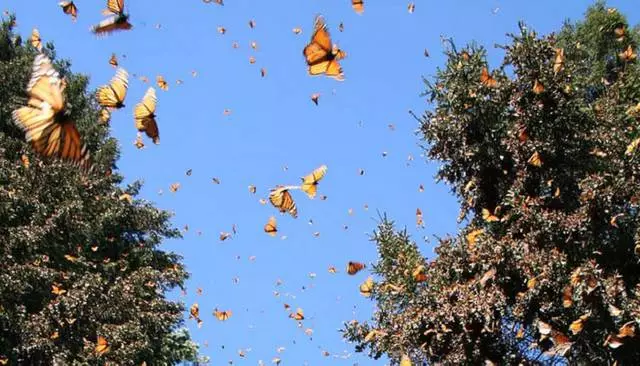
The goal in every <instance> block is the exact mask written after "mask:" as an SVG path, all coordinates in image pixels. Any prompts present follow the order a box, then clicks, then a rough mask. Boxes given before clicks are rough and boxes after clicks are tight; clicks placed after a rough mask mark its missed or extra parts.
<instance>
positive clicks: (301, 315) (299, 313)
mask: <svg viewBox="0 0 640 366" xmlns="http://www.w3.org/2000/svg"><path fill="white" fill-rule="evenodd" d="M289 318H292V319H295V320H297V321H300V320H304V311H302V309H301V308H297V309H296V312H295V313H291V314H289Z"/></svg>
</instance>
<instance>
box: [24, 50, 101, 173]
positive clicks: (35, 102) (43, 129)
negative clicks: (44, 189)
mask: <svg viewBox="0 0 640 366" xmlns="http://www.w3.org/2000/svg"><path fill="white" fill-rule="evenodd" d="M65 86H66V82H65V81H64V80H63V79H61V78H60V74H58V72H57V71H56V70H55V69H54V68H53V65H52V64H51V60H49V58H48V57H47V56H45V55H44V54H39V55H38V56H36V58H35V60H34V62H33V71H32V74H31V80H29V84H28V85H27V93H28V95H29V101H28V103H27V104H28V105H27V106H24V107H21V108H19V109H17V110H15V111H13V114H12V116H13V120H14V123H15V124H16V125H17V126H18V127H20V128H21V129H22V130H23V131H24V132H25V134H26V140H27V142H29V143H31V146H32V147H33V149H34V150H35V151H36V152H37V153H38V154H40V155H42V156H45V157H54V158H58V159H61V160H66V161H71V162H73V163H75V164H78V165H80V166H81V167H83V168H88V167H89V165H90V161H89V151H88V150H87V148H86V146H85V145H84V144H83V143H82V140H81V137H80V133H79V132H78V129H77V128H76V125H75V124H74V123H73V122H72V121H71V119H70V118H69V115H68V113H67V111H66V110H65V105H66V100H65V97H64V89H65Z"/></svg>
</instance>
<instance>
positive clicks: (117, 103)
mask: <svg viewBox="0 0 640 366" xmlns="http://www.w3.org/2000/svg"><path fill="white" fill-rule="evenodd" d="M128 88H129V74H128V73H127V71H126V70H125V69H123V68H119V69H118V70H116V75H115V76H114V77H113V78H112V79H111V81H110V82H109V84H107V85H103V86H101V87H100V88H98V91H96V98H97V99H98V103H99V104H100V105H101V106H103V107H105V108H111V109H120V108H122V107H124V98H125V97H126V96H127V89H128Z"/></svg>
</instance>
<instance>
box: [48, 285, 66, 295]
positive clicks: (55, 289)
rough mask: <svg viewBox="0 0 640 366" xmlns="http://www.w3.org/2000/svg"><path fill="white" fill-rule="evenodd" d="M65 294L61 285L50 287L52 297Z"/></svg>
mask: <svg viewBox="0 0 640 366" xmlns="http://www.w3.org/2000/svg"><path fill="white" fill-rule="evenodd" d="M66 292H67V290H65V289H63V288H62V285H60V284H54V285H51V293H52V294H54V295H57V296H59V295H64V294H65V293H66Z"/></svg>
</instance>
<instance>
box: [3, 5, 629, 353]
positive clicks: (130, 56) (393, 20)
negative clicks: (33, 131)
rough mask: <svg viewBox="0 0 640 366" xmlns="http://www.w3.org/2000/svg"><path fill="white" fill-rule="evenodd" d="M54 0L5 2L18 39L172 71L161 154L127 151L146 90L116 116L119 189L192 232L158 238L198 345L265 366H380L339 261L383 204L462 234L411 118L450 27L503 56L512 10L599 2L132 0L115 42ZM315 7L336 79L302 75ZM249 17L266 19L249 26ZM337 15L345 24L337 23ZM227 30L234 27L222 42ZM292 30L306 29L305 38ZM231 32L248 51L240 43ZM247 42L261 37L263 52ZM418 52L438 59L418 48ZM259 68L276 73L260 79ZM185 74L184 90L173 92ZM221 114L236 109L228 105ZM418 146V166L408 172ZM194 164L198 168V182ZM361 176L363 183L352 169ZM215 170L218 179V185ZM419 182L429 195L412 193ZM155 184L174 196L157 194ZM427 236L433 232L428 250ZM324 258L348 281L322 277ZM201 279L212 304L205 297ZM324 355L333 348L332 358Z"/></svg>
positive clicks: (540, 16) (162, 110)
mask: <svg viewBox="0 0 640 366" xmlns="http://www.w3.org/2000/svg"><path fill="white" fill-rule="evenodd" d="M57 3H58V1H57V0H47V1H42V0H38V1H36V0H8V1H7V0H5V1H3V2H2V5H0V7H2V9H0V10H5V9H6V10H10V11H13V12H15V13H16V14H17V19H18V31H19V32H20V33H21V34H22V35H23V37H24V38H25V39H26V38H28V36H29V34H30V32H31V29H32V28H33V27H37V28H39V30H40V33H41V36H42V39H43V40H44V41H53V42H55V46H56V49H57V52H58V57H60V58H67V59H70V60H71V61H72V65H73V66H72V68H73V71H75V72H80V73H84V74H87V75H90V77H91V88H95V87H97V86H99V85H100V84H104V83H106V82H107V81H108V80H109V79H110V78H111V77H112V76H113V74H114V69H113V68H112V67H111V66H110V65H109V64H108V59H109V57H110V55H111V53H112V52H115V53H116V54H117V55H118V56H119V58H120V62H121V65H122V66H123V67H124V68H126V69H127V70H128V71H129V73H130V74H131V75H132V74H136V75H138V76H140V75H145V76H147V77H148V78H149V79H150V81H151V82H152V83H154V82H155V77H156V75H159V74H161V75H163V76H164V77H165V78H166V79H167V80H168V81H169V84H170V90H169V91H168V92H163V91H160V90H158V99H159V102H158V110H157V115H158V123H159V127H160V137H161V144H160V145H159V146H153V144H152V143H151V142H150V141H149V140H145V141H146V143H147V147H146V148H145V149H144V150H137V149H136V148H135V147H134V146H133V145H132V142H133V141H134V140H135V136H136V132H135V129H134V126H133V119H132V107H133V106H134V105H135V104H136V103H137V102H138V101H139V100H140V98H141V97H142V95H143V94H144V92H145V90H146V89H147V87H148V85H146V84H143V83H142V82H140V81H139V80H136V79H135V78H134V77H133V76H132V77H131V80H130V88H129V94H128V96H127V100H126V102H125V103H126V104H127V107H126V108H125V109H124V110H120V111H117V112H114V113H113V118H112V121H111V131H112V134H113V136H115V137H116V138H117V139H118V140H119V141H120V146H121V151H122V157H121V159H120V161H119V162H118V166H119V168H120V169H121V171H122V173H123V174H124V175H125V177H126V181H127V182H132V181H134V180H136V179H143V180H144V182H145V186H144V190H143V191H142V197H143V198H145V199H148V200H150V201H153V202H155V203H156V204H157V205H158V206H159V207H161V208H163V209H167V210H171V211H173V212H175V217H174V219H173V222H174V223H175V225H176V226H178V227H183V226H184V225H185V224H188V225H189V227H190V230H189V232H187V233H185V237H184V239H183V240H175V241H170V242H167V243H165V244H163V247H164V248H165V249H167V250H174V251H177V252H179V253H181V254H182V255H183V256H184V258H185V262H186V265H187V267H188V269H189V271H190V272H191V274H192V275H191V278H190V280H189V282H188V294H187V295H186V296H185V297H182V296H180V294H178V293H176V294H175V298H177V299H180V300H181V301H184V302H185V304H186V306H187V308H188V307H189V306H190V305H191V304H192V303H193V302H198V303H199V305H200V309H201V316H202V318H203V321H204V324H203V326H202V328H200V329H198V328H197V327H196V326H195V322H194V321H193V320H191V321H189V320H188V321H187V323H186V324H187V325H188V327H189V328H190V329H191V332H192V337H193V338H194V339H195V340H196V341H197V342H199V343H203V342H205V341H208V344H209V346H208V347H204V346H203V347H202V349H201V350H202V353H203V354H205V355H208V356H210V357H211V361H212V364H213V365H222V364H226V363H227V362H228V361H229V360H233V361H234V364H247V365H251V364H254V365H255V364H257V362H258V360H263V361H264V362H265V363H266V364H270V363H271V359H272V358H273V357H275V356H278V357H280V358H281V359H282V364H283V365H302V364H305V362H306V364H309V365H321V364H324V365H334V364H344V365H352V364H356V363H358V364H360V365H372V364H384V363H385V361H384V360H380V361H377V362H375V361H372V360H369V359H367V358H366V357H364V356H363V355H360V354H353V347H352V345H350V344H346V343H345V342H343V341H342V339H341V335H340V333H339V332H338V331H337V330H338V329H339V328H341V326H342V323H343V322H344V321H349V320H351V319H358V320H360V321H363V320H366V319H368V318H369V316H370V314H371V312H372V310H373V305H372V303H371V302H370V301H369V300H367V299H365V298H363V297H362V296H361V295H360V294H359V292H358V285H359V284H360V283H361V282H362V281H364V280H365V279H366V277H367V273H366V272H365V271H363V272H361V273H360V274H358V275H357V276H347V275H346V273H345V272H344V267H345V265H346V263H347V262H348V261H349V260H359V261H363V262H366V263H369V262H373V261H375V260H376V256H377V253H376V248H375V246H374V245H373V244H372V243H371V242H369V241H368V234H370V233H371V232H372V230H373V229H374V228H375V226H376V222H377V220H378V213H377V212H378V211H379V212H381V213H387V214H388V215H389V216H390V217H391V218H392V219H394V220H395V221H396V223H397V224H398V227H399V228H402V227H404V226H406V227H407V228H408V230H409V232H410V233H411V234H412V235H413V237H414V239H415V240H416V241H417V242H418V243H419V245H420V247H421V249H422V251H423V253H424V254H425V255H426V256H427V257H429V258H432V257H433V243H434V242H435V240H434V239H433V235H434V234H435V235H439V236H444V235H445V234H446V233H454V232H455V231H456V230H457V228H458V227H457V225H456V217H457V213H458V209H457V205H456V202H455V200H454V199H453V198H452V197H451V195H450V194H449V193H448V188H447V187H445V186H444V185H442V184H435V183H434V181H433V179H432V177H433V175H434V173H435V171H436V169H437V164H436V163H433V162H425V160H424V158H423V157H421V156H420V155H421V149H420V147H419V145H418V144H419V139H418V137H417V136H416V135H415V134H414V131H415V130H416V128H417V122H416V121H415V120H414V119H413V118H411V117H410V116H409V114H408V113H407V111H408V110H409V109H412V110H414V111H416V112H417V113H419V114H420V113H421V112H422V111H423V110H424V109H426V108H428V105H427V104H426V103H425V100H424V98H420V96H419V94H420V93H421V92H422V91H423V89H424V87H423V84H422V81H421V76H423V75H424V76H426V77H430V76H431V75H433V74H434V73H435V70H436V67H437V66H439V65H443V63H444V58H443V55H442V44H441V42H440V35H445V36H448V37H453V38H454V40H455V42H456V43H457V44H458V45H463V44H465V43H466V42H468V41H471V40H475V41H477V42H478V43H479V44H483V45H487V46H489V47H490V51H489V53H490V62H491V65H492V66H495V65H496V64H498V62H499V61H500V59H501V58H502V52H501V51H500V50H497V49H493V48H492V46H493V45H494V44H495V43H503V42H505V40H506V37H505V34H506V33H507V32H514V31H516V30H517V22H518V21H519V20H525V21H526V22H527V24H529V25H530V26H531V27H533V28H534V29H536V30H537V31H539V32H540V33H548V32H550V31H553V30H557V29H558V28H559V27H560V26H561V24H562V22H563V21H564V20H565V19H567V18H570V19H579V18H581V16H582V14H583V12H584V10H585V9H586V7H587V6H588V5H589V4H590V3H591V2H590V1H558V0H555V1H547V0H544V1H527V2H523V1H518V2H516V1H510V2H507V1H495V0H493V1H476V0H474V1H439V2H436V1H428V2H427V1H424V0H416V1H415V3H416V6H415V12H414V13H413V14H409V13H408V12H407V4H408V1H368V0H366V1H365V9H366V10H365V12H364V14H363V15H357V14H356V13H354V11H353V10H352V9H351V4H350V1H349V0H340V1H331V2H330V1H327V0H296V1H290V0H286V1H285V0H282V1H248V0H225V5H224V6H217V5H215V4H214V3H211V4H205V3H203V2H202V1H201V0H189V1H186V0H179V1H166V0H165V1H162V0H127V1H126V4H127V7H128V10H129V12H130V14H131V22H132V23H133V25H134V28H133V29H132V30H131V31H129V32H124V33H116V34H113V35H111V36H109V37H107V38H104V39H97V38H96V37H95V36H94V35H93V34H91V32H89V28H90V26H91V25H92V24H95V23H98V22H99V21H100V20H101V19H102V18H103V17H102V15H101V14H100V10H101V9H103V8H104V7H105V5H106V1H98V0H91V1H86V0H77V1H76V4H77V6H78V8H79V14H78V21H77V23H72V21H71V19H70V18H69V17H68V16H66V15H64V14H63V13H62V11H61V10H60V8H59V7H58V5H57ZM609 6H612V7H617V8H618V9H619V10H620V11H622V12H623V13H625V14H627V15H628V16H629V19H630V22H631V23H632V24H637V23H638V22H639V20H640V19H639V18H640V9H639V8H638V5H637V2H636V1H611V2H610V3H609ZM317 13H321V14H323V15H324V16H325V18H326V21H327V24H328V26H329V28H330V30H331V33H332V36H333V39H334V42H337V43H338V44H339V45H340V47H341V48H343V49H344V50H345V51H346V52H347V54H348V55H347V58H346V59H345V60H344V61H343V62H342V65H343V68H344V72H345V76H346V80H345V81H344V82H342V83H340V82H337V81H334V80H333V79H328V78H324V77H316V78H311V77H309V76H307V74H306V67H305V62H304V59H303V57H302V48H303V47H304V45H305V44H306V43H307V42H308V40H309V37H310V35H311V31H312V27H313V19H314V15H315V14H317ZM250 19H254V20H255V22H256V27H255V29H250V28H249V26H248V22H249V20H250ZM341 21H342V22H344V32H339V31H338V29H337V28H338V24H339V23H340V22H341ZM156 24H160V25H161V27H160V28H159V29H157V28H156ZM218 26H224V27H225V28H226V29H227V33H226V34H225V35H220V34H219V33H218V32H217V31H216V28H217V27H218ZM294 27H301V28H302V29H303V33H302V34H301V35H294V34H293V32H292V28H294ZM234 41H237V42H238V44H239V48H238V49H233V48H232V43H233V42H234ZM251 41H256V42H257V44H258V50H257V51H254V50H252V49H251V47H250V43H251ZM425 48H427V49H428V50H429V52H430V53H431V57H430V58H425V57H424V56H423V51H424V49H425ZM123 55H126V58H124V57H123ZM252 55H253V56H254V57H255V58H256V63H255V64H253V65H251V64H250V63H249V57H250V56H252ZM262 67H264V68H266V70H267V76H266V77H265V78H261V77H260V68H262ZM192 70H196V71H197V73H198V74H197V77H195V78H193V77H192V76H191V71H192ZM177 79H182V80H183V81H184V83H183V84H182V85H176V80H177ZM313 93H320V94H321V96H320V100H319V106H315V105H314V104H313V103H312V102H311V101H310V95H311V94H313ZM225 109H231V111H232V114H231V115H230V116H225V115H223V111H224V110H225ZM360 122H361V123H360ZM389 124H394V125H395V127H396V129H395V131H391V130H390V129H389V128H388V125H389ZM384 151H386V152H387V153H388V155H387V157H383V156H382V153H383V152H384ZM410 154H411V155H413V156H414V157H415V160H414V161H412V162H409V166H407V162H408V161H407V157H408V155H410ZM321 164H327V165H328V167H329V170H328V173H327V176H326V177H325V179H324V180H323V181H322V182H321V183H320V186H319V194H320V195H322V194H326V195H327V196H328V199H327V200H326V201H321V200H318V199H316V200H313V201H312V200H308V199H307V198H306V197H305V196H304V195H303V194H301V192H294V198H295V199H296V201H297V203H298V210H299V216H300V217H299V218H298V219H297V220H293V219H291V218H290V217H288V216H280V215H278V214H277V212H276V211H275V210H274V209H273V207H271V206H269V205H265V206H263V205H261V204H260V203H259V202H258V200H259V198H261V197H264V198H266V196H267V194H268V190H269V188H271V187H273V186H275V185H277V184H297V183H298V182H299V177H300V176H302V175H304V174H306V173H308V172H309V171H311V170H312V169H314V168H315V167H317V166H319V165H321ZM284 166H287V167H288V170H287V171H284V170H283V167H284ZM189 168H191V169H193V174H192V176H190V177H187V176H185V171H186V170H187V169H189ZM360 168H362V169H364V170H365V175H364V176H360V175H359V174H358V170H359V169H360ZM212 177H218V178H219V179H220V181H221V184H220V185H216V184H213V183H212V181H211V179H212ZM175 182H180V183H181V185H182V187H181V189H180V190H179V191H178V192H177V193H175V194H172V193H170V192H169V185H170V184H171V183H175ZM250 184H253V185H255V186H256V187H257V188H258V192H257V194H256V195H252V194H250V193H249V191H248V189H247V186H248V185H250ZM420 184H423V185H424V188H425V190H424V192H423V193H420V192H418V186H419V185H420ZM159 190H163V191H164V193H163V194H162V195H158V191H159ZM365 204H368V206H369V210H368V211H365V210H364V208H363V206H364V205H365ZM350 208H352V209H353V215H351V216H350V215H349V214H348V210H349V209H350ZM416 208H421V210H422V211H423V213H424V218H425V223H426V228H425V229H418V228H416V226H415V211H416ZM271 215H276V217H277V218H278V224H279V230H280V232H279V234H281V235H286V236H287V239H286V240H282V239H281V238H280V237H279V236H278V237H276V238H272V237H269V236H267V235H266V234H265V233H264V232H263V231H262V228H263V225H264V224H265V223H266V221H267V219H268V218H269V216H271ZM309 219H312V220H313V225H310V224H309ZM233 224H236V225H237V227H238V233H237V235H236V236H235V237H234V238H233V239H231V240H227V241H225V242H220V241H219V239H218V235H219V233H220V232H221V231H231V226H232V225H233ZM343 225H348V229H347V230H344V229H343ZM198 230H200V231H202V235H201V236H198V235H197V231H198ZM314 232H319V233H320V236H319V237H317V238H316V237H314V236H313V233H314ZM424 237H431V238H432V239H431V243H427V242H425V241H424V239H423V238H424ZM237 256H238V257H239V259H236V257H237ZM250 256H255V260H254V261H250V260H249V257H250ZM331 265H333V266H336V267H337V268H338V269H339V270H340V273H338V274H335V275H332V274H329V273H328V272H327V268H328V267H329V266H331ZM311 272H315V273H316V274H317V277H316V278H315V279H311V278H310V276H309V273H311ZM234 277H237V278H239V280H240V281H239V283H238V284H234V283H233V281H232V279H233V278H234ZM278 279H281V280H282V284H281V285H280V286H276V281H277V280H278ZM303 286H304V287H305V288H306V289H305V290H303ZM197 287H201V288H202V289H203V295H202V296H197V295H196V288H197ZM273 291H279V292H280V296H279V297H275V296H274V294H273ZM283 303H288V304H290V305H291V306H292V308H293V309H295V308H296V307H301V308H303V309H304V311H305V316H306V318H307V319H305V320H304V321H303V325H304V327H303V328H298V327H297V324H296V322H295V321H294V320H292V319H289V318H288V317H287V315H288V313H287V312H285V310H284V308H283ZM215 307H219V308H220V309H231V310H232V311H233V316H232V317H231V319H230V320H228V321H227V322H225V323H221V322H218V321H217V320H215V318H214V317H213V315H212V310H213V309H214V308H215ZM186 315H187V314H185V316H186ZM306 328H312V329H313V336H312V339H310V337H308V336H306V335H305V334H304V330H305V329H306ZM294 342H295V343H294ZM222 346H224V349H223V348H222ZM278 347H285V350H284V352H282V353H281V354H278V353H277V352H276V349H277V348H278ZM239 349H244V350H245V353H246V357H245V358H240V357H239V356H238V353H237V351H238V350H239ZM249 349H250V350H249ZM323 350H327V351H329V352H330V353H331V354H332V356H330V357H324V356H323V355H322V353H321V352H322V351H323ZM349 354H351V356H350V357H348V358H345V359H343V358H339V357H338V356H345V357H346V356H348V355H349ZM334 355H335V357H334Z"/></svg>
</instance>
